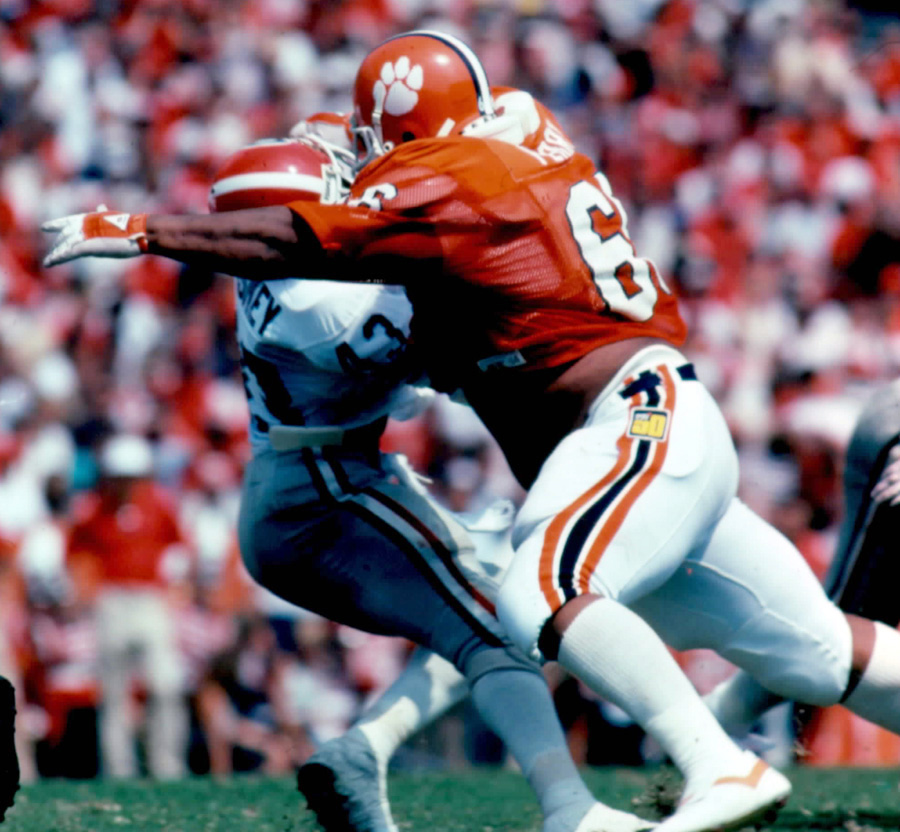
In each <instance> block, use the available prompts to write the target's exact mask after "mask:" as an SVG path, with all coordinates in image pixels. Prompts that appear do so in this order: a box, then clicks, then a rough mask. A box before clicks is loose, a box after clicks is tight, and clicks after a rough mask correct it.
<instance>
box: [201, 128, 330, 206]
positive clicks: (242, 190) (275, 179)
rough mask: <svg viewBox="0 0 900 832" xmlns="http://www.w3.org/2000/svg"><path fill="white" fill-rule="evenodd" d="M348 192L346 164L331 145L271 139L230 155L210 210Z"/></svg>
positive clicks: (216, 180)
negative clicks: (343, 169)
mask: <svg viewBox="0 0 900 832" xmlns="http://www.w3.org/2000/svg"><path fill="white" fill-rule="evenodd" d="M345 193H346V184H345V180H344V177H343V176H342V172H341V168H340V166H339V164H338V163H337V161H336V159H335V158H334V156H333V155H332V154H329V152H328V150H327V148H326V147H324V146H320V145H319V144H316V143H315V142H313V141H308V140H302V139H266V140H264V141H261V142H256V143H255V144H251V145H248V146H247V147H244V148H241V149H240V150H238V151H237V152H236V153H234V154H232V155H231V156H230V157H229V158H228V159H226V160H225V162H224V164H223V165H222V166H221V167H220V168H219V170H218V171H217V173H216V175H215V177H214V179H213V184H212V187H210V189H209V210H210V211H211V212H212V213H217V212H220V211H238V210H241V209H244V208H265V207H267V206H270V205H286V204H287V203H288V202H294V201H296V200H301V199H308V200H315V201H317V202H319V201H321V202H328V203H333V202H337V201H338V200H339V199H340V198H341V197H342V196H343V195H344V194H345Z"/></svg>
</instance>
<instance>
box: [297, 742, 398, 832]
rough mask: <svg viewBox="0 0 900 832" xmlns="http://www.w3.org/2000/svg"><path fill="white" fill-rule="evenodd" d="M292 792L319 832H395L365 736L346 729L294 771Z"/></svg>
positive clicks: (381, 769)
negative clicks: (310, 813) (294, 789)
mask: <svg viewBox="0 0 900 832" xmlns="http://www.w3.org/2000/svg"><path fill="white" fill-rule="evenodd" d="M297 788H298V789H299V790H300V792H301V794H303V796H304V797H305V798H306V804H307V806H308V808H309V809H310V810H311V811H313V812H315V815H316V820H318V822H319V825H320V826H321V827H322V828H323V829H324V830H325V832H399V830H398V829H397V824H395V823H394V819H393V818H392V817H391V807H390V804H389V803H388V799H387V766H386V765H379V763H378V761H377V760H376V758H375V754H374V752H373V751H372V747H371V745H369V741H368V740H367V739H366V736H365V734H363V732H362V731H360V730H359V729H351V730H350V731H348V732H347V733H346V734H344V735H343V736H341V737H338V738H336V739H333V740H330V741H329V742H327V743H325V744H324V745H323V746H322V747H321V748H319V749H318V750H317V751H316V752H315V753H314V754H313V755H312V756H311V757H310V758H309V759H308V760H307V761H306V762H305V763H304V764H303V765H302V766H300V768H299V769H298V771H297Z"/></svg>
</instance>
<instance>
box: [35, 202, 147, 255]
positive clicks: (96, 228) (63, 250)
mask: <svg viewBox="0 0 900 832" xmlns="http://www.w3.org/2000/svg"><path fill="white" fill-rule="evenodd" d="M41 231H49V232H50V233H56V235H57V236H56V239H55V240H54V241H53V248H52V249H50V253H49V254H48V255H47V256H46V257H45V258H44V265H45V266H58V265H59V264H60V263H66V262H68V261H69V260H75V259H77V258H79V257H136V256H137V255H139V254H143V253H145V252H146V251H147V215H146V214H123V213H120V212H117V211H107V210H106V206H105V205H101V206H99V208H98V210H97V211H93V212H91V213H88V214H70V215H69V216H67V217H60V218H59V219H56V220H49V221H48V222H45V223H44V224H43V225H42V226H41Z"/></svg>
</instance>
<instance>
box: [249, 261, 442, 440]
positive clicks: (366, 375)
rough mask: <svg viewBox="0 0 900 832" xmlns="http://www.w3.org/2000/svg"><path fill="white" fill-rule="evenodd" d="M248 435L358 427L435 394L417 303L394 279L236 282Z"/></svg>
mask: <svg viewBox="0 0 900 832" xmlns="http://www.w3.org/2000/svg"><path fill="white" fill-rule="evenodd" d="M235 285H236V291H237V338H238V344H239V345H240V348H241V356H242V362H241V363H242V371H243V375H244V387H245V389H246V392H247V400H248V404H249V407H250V441H251V444H252V445H253V448H254V449H258V448H261V447H264V446H266V445H268V439H267V434H268V432H269V429H270V428H271V427H272V426H273V425H308V426H326V425H327V426H336V427H355V426H358V425H365V424H368V423H369V422H372V421H374V420H375V419H377V418H379V417H381V416H385V415H388V414H390V413H397V412H398V411H404V410H405V411H409V410H410V409H413V408H414V406H415V403H416V402H417V401H418V400H420V399H421V398H422V397H423V396H427V395H428V392H427V391H426V390H424V389H423V388H420V387H414V386H413V385H411V384H408V383H406V382H411V381H415V380H417V378H418V376H419V375H420V373H419V371H418V370H417V368H416V367H415V366H414V361H413V356H412V350H410V349H409V322H410V319H411V317H412V307H411V305H410V303H409V300H407V297H406V293H405V292H404V291H403V289H402V288H400V287H397V286H382V285H377V284H358V283H357V284H349V283H338V282H335V281H327V280H302V279H298V278H289V279H285V280H269V281H263V282H256V281H251V280H236V281H235Z"/></svg>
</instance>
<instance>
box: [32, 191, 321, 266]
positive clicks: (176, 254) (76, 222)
mask: <svg viewBox="0 0 900 832" xmlns="http://www.w3.org/2000/svg"><path fill="white" fill-rule="evenodd" d="M42 228H43V230H44V231H48V232H51V233H56V235H57V236H56V239H55V240H54V241H53V247H52V249H51V250H50V252H49V254H48V255H47V256H46V257H45V258H44V265H45V266H55V265H57V264H59V263H66V262H69V261H70V260H77V259H79V258H81V257H117V258H121V257H136V256H139V255H141V254H158V255H161V256H163V257H169V258H171V259H173V260H178V261H179V262H181V263H187V264H190V265H193V266H199V267H202V268H205V269H209V270H211V271H218V272H224V273H226V274H232V275H235V276H237V277H246V278H250V279H251V280H271V279H272V278H278V277H291V276H297V275H300V274H302V275H303V276H304V277H325V276H326V275H325V274H324V265H325V255H324V252H323V250H322V246H321V245H320V244H319V241H318V239H317V238H316V236H315V234H314V233H313V232H312V229H311V228H310V227H309V225H308V224H307V223H306V222H304V221H303V220H302V219H301V218H300V217H299V216H297V215H296V214H295V213H294V212H293V211H291V210H290V208H287V207H285V206H272V207H270V208H254V209H253V210H249V211H231V212H228V213H222V214H196V215H192V214H123V213H116V212H115V211H106V210H104V211H96V212H94V213H89V214H72V215H70V216H68V217H61V218H60V219H58V220H51V221H50V222H47V223H44V225H43V226H42Z"/></svg>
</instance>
